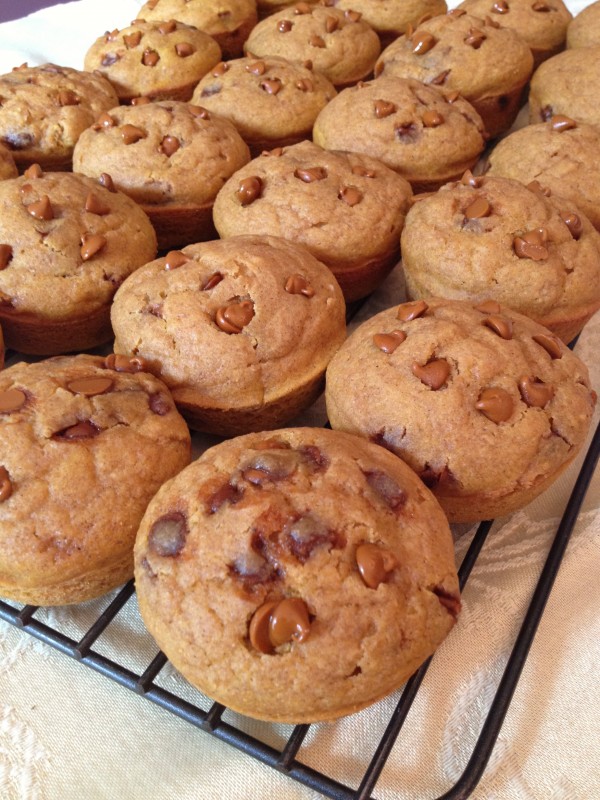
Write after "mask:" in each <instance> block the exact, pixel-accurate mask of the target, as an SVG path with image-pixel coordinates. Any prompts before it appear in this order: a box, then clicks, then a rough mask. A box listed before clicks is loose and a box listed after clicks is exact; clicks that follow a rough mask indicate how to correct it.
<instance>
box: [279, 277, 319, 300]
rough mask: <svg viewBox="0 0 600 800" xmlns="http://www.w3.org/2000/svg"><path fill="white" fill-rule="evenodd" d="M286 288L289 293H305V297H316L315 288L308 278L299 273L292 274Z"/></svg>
mask: <svg viewBox="0 0 600 800" xmlns="http://www.w3.org/2000/svg"><path fill="white" fill-rule="evenodd" d="M284 288H285V291H286V292H287V293H288V294H301V295H304V297H314V294H315V290H314V289H313V287H312V286H311V285H310V283H309V282H308V281H307V280H306V278H304V277H303V276H302V275H299V274H298V273H295V274H294V275H290V277H289V278H288V279H287V281H286V283H285V287H284Z"/></svg>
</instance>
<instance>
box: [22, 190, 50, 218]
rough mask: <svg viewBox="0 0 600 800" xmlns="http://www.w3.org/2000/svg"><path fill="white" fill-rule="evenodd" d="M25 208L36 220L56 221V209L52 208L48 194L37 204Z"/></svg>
mask: <svg viewBox="0 0 600 800" xmlns="http://www.w3.org/2000/svg"><path fill="white" fill-rule="evenodd" d="M25 208H26V209H27V212H28V213H29V214H31V216H32V217H34V218H35V219H40V220H45V221H48V220H51V219H54V209H53V208H52V203H51V202H50V198H49V197H48V195H47V194H45V195H43V196H42V197H41V198H40V199H39V200H37V201H36V202H35V203H30V204H29V205H28V206H25Z"/></svg>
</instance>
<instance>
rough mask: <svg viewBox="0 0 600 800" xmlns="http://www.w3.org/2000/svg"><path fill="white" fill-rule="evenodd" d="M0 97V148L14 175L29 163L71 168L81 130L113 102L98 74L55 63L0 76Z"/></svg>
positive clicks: (109, 88) (111, 91) (107, 85)
mask: <svg viewBox="0 0 600 800" xmlns="http://www.w3.org/2000/svg"><path fill="white" fill-rule="evenodd" d="M0 97H1V98H2V104H1V106H0V143H2V144H4V145H5V146H6V147H8V149H9V150H10V151H11V153H12V156H13V158H14V160H15V162H16V164H17V166H18V167H19V169H20V170H24V169H25V168H27V167H28V166H31V164H35V163H39V164H41V166H42V167H43V168H44V169H48V170H69V169H71V158H72V155H73V148H74V147H75V143H76V142H77V140H78V139H79V136H80V134H81V133H82V131H84V130H85V129H86V128H87V127H89V126H90V125H91V124H92V123H93V121H94V120H95V119H96V118H97V117H98V116H99V115H100V114H101V113H102V112H103V111H107V110H108V109H109V108H112V107H113V106H116V105H117V104H118V102H119V101H118V98H117V95H116V93H115V90H114V89H113V87H112V86H111V85H110V83H109V82H108V81H107V80H106V78H104V77H103V76H102V75H97V74H95V73H91V72H80V71H78V70H76V69H71V68H70V67H57V66H56V65H55V64H43V65H42V66H40V67H28V66H27V65H26V64H25V65H23V66H21V67H17V68H16V69H14V70H13V71H12V72H9V73H8V74H7V75H0Z"/></svg>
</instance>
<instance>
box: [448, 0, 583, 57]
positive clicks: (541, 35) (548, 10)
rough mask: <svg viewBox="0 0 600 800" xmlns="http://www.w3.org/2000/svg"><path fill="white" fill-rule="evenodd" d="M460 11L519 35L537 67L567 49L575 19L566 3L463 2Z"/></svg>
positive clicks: (556, 0)
mask: <svg viewBox="0 0 600 800" xmlns="http://www.w3.org/2000/svg"><path fill="white" fill-rule="evenodd" d="M458 8H462V9H464V10H465V11H466V12H467V13H469V14H473V16H475V17H481V19H484V18H485V17H486V16H489V18H490V19H491V20H492V21H493V22H497V23H498V25H500V27H501V28H510V29H511V30H513V31H515V33H518V34H519V36H520V37H521V39H523V41H524V42H526V43H527V44H528V45H529V47H530V49H531V52H532V53H533V61H534V68H535V67H537V66H539V65H540V64H541V63H542V61H545V60H546V59H547V58H550V57H551V56H554V55H556V53H560V51H561V50H563V49H564V46H565V38H566V35H567V26H568V25H569V23H570V21H571V19H572V18H573V17H572V15H571V12H570V11H569V9H568V8H567V7H566V5H565V4H564V3H563V0H463V2H462V3H461V4H460V5H459V6H458Z"/></svg>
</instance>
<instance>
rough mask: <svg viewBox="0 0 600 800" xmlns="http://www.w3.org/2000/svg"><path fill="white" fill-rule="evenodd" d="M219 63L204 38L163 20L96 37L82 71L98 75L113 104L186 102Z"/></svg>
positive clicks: (214, 48) (217, 53)
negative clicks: (107, 84) (111, 91)
mask: <svg viewBox="0 0 600 800" xmlns="http://www.w3.org/2000/svg"><path fill="white" fill-rule="evenodd" d="M220 58H221V49H220V48H219V46H218V44H217V43H216V42H215V40H214V39H213V38H212V37H211V36H209V35H208V34H207V33H203V32H202V31H198V30H196V28H192V27H190V26H189V25H184V24H182V23H181V22H176V21H175V20H173V19H169V21H168V22H164V21H162V22H145V21H144V20H141V19H136V20H134V21H133V23H132V24H131V25H129V26H128V27H127V28H123V29H122V30H116V29H115V30H113V31H110V32H108V33H105V34H104V35H103V36H100V37H99V38H98V39H96V41H95V42H94V44H93V45H92V46H91V47H90V49H89V50H88V51H87V53H86V55H85V61H84V64H85V68H86V69H87V70H89V71H90V72H93V71H96V72H98V73H100V74H102V75H104V76H105V77H106V78H107V79H108V80H109V81H110V82H111V83H112V85H113V86H114V87H115V91H116V92H117V95H118V97H119V101H120V102H122V103H127V102H129V101H131V100H132V99H133V98H134V97H140V96H143V97H148V98H149V99H150V100H184V101H185V100H189V99H190V98H191V96H192V92H193V91H194V87H195V86H196V84H197V83H198V81H199V80H200V78H202V77H203V76H204V75H206V73H207V72H208V71H209V69H211V67H214V66H215V64H216V63H217V62H218V61H219V59H220Z"/></svg>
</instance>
